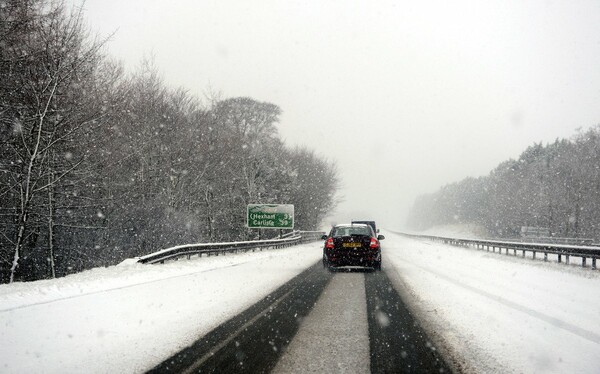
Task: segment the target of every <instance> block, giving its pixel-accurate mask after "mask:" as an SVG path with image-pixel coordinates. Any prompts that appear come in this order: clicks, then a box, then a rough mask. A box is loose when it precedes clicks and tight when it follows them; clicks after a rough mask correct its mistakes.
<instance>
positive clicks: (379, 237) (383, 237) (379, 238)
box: [377, 235, 385, 240]
mask: <svg viewBox="0 0 600 374" xmlns="http://www.w3.org/2000/svg"><path fill="white" fill-rule="evenodd" d="M383 239H385V236H383V235H377V240H383Z"/></svg>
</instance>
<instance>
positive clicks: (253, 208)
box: [247, 204, 294, 229]
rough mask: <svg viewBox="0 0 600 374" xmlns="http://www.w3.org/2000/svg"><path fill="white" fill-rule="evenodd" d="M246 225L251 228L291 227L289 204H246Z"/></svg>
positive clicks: (292, 208)
mask: <svg viewBox="0 0 600 374" xmlns="http://www.w3.org/2000/svg"><path fill="white" fill-rule="evenodd" d="M247 226H248V227H249V228H252V229H293V228H294V206H293V205H291V204H285V205H281V204H248V215H247Z"/></svg>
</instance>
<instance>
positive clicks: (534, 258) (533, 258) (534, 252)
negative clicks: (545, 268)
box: [532, 251, 535, 260]
mask: <svg viewBox="0 0 600 374" xmlns="http://www.w3.org/2000/svg"><path fill="white" fill-rule="evenodd" d="M532 252H533V259H534V260H535V251H532Z"/></svg>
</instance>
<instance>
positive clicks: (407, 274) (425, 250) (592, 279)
mask: <svg viewBox="0 0 600 374" xmlns="http://www.w3.org/2000/svg"><path fill="white" fill-rule="evenodd" d="M386 237H387V238H386V241H385V242H384V243H383V244H384V247H383V255H384V261H385V265H384V268H385V269H386V271H388V272H389V273H390V275H391V276H392V279H393V280H394V281H395V282H396V283H397V284H399V285H402V287H404V288H405V289H408V290H409V292H408V295H409V299H410V300H411V302H412V306H413V307H414V308H415V310H417V311H418V312H419V313H420V314H422V315H423V316H424V318H425V320H426V324H427V325H428V326H429V327H430V329H431V330H432V331H434V332H435V335H436V336H437V337H438V338H439V339H441V341H443V342H445V344H444V345H445V346H446V347H448V348H449V349H450V350H451V351H452V352H454V356H455V357H459V358H460V359H462V360H464V361H465V364H466V365H465V367H467V368H470V369H473V370H474V371H476V372H486V373H488V372H495V373H597V372H598V368H599V367H600V366H599V365H598V360H597V357H600V323H599V321H600V272H599V271H597V270H596V271H594V270H590V269H589V268H588V269H582V268H580V267H577V266H566V265H564V264H556V263H545V262H543V261H540V260H537V261H536V260H531V259H522V258H515V257H512V256H506V255H504V254H502V255H500V254H498V253H492V252H487V251H478V250H476V249H472V248H471V249H467V248H462V247H453V246H448V245H444V244H439V243H433V242H429V241H424V240H414V239H408V238H405V237H401V236H399V235H395V234H392V233H386Z"/></svg>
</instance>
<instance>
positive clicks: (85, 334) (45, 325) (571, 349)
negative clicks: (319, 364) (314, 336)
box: [0, 232, 600, 373]
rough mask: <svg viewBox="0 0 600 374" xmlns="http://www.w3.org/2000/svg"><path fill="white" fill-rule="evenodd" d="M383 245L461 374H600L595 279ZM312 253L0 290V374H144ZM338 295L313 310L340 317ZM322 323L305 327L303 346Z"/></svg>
mask: <svg viewBox="0 0 600 374" xmlns="http://www.w3.org/2000/svg"><path fill="white" fill-rule="evenodd" d="M384 234H385V235H386V240H385V241H384V242H383V256H384V257H383V258H384V264H383V270H384V271H385V272H386V274H387V275H388V276H389V277H390V278H391V280H392V281H393V283H394V285H395V288H396V289H398V290H399V291H400V293H401V294H403V295H404V296H406V301H408V302H409V304H410V305H411V306H412V307H413V308H414V310H415V311H418V313H419V317H420V319H421V320H424V321H425V324H426V326H427V327H429V329H430V331H429V332H430V333H433V337H434V340H435V343H440V342H442V343H443V346H445V347H446V349H447V350H449V351H450V352H451V353H452V354H453V357H455V358H457V361H458V362H459V363H461V365H462V367H463V368H466V369H467V370H469V369H472V370H473V371H475V372H486V373H487V372H496V373H511V372H512V373H519V372H527V373H530V372H531V373H536V372H537V373H553V372H554V373H567V372H569V373H571V372H578V373H596V372H598V368H599V367H600V365H599V364H598V361H597V357H600V323H598V321H600V272H599V271H592V270H590V269H582V268H581V267H578V266H565V265H558V264H552V263H544V262H542V261H532V260H528V259H521V258H514V257H510V256H506V255H499V254H498V253H490V252H484V251H477V250H475V249H465V248H460V247H450V246H446V245H443V244H439V243H432V242H428V241H419V240H414V239H407V238H405V237H402V236H399V235H396V234H393V233H389V232H385V233H384ZM321 246H322V243H320V242H316V243H311V244H306V245H302V246H297V247H292V248H287V249H280V250H271V251H265V252H257V253H246V254H238V255H227V256H219V257H209V258H207V257H204V258H201V259H197V258H196V259H192V260H188V261H178V262H172V263H168V264H165V265H154V266H152V265H140V264H134V265H125V266H113V267H109V268H106V269H105V268H99V269H93V270H90V271H86V272H83V273H80V274H75V275H72V276H68V277H65V278H61V279H56V280H47V281H39V282H31V283H16V284H12V285H0V347H1V349H0V372H7V373H31V372H49V373H51V372H61V373H62V372H97V373H104V372H128V373H129V372H143V371H145V370H147V369H150V368H152V367H154V366H155V365H156V364H158V363H160V362H162V361H163V360H165V359H166V358H168V357H170V356H171V355H172V354H174V353H176V352H178V351H179V350H181V349H182V348H184V347H185V346H187V345H189V344H191V343H192V342H193V341H195V340H196V339H197V338H198V337H199V336H202V335H204V334H206V333H207V332H209V331H210V330H212V329H213V328H214V327H216V326H218V325H219V324H221V323H222V322H224V321H226V320H228V319H229V318H231V317H233V316H235V315H236V314H238V313H239V312H241V311H242V310H244V309H246V308H247V307H249V306H250V305H252V304H254V303H255V302H257V301H258V300H260V299H262V298H263V297H265V296H266V295H268V294H270V293H271V292H272V291H273V290H275V289H276V288H278V287H279V286H280V285H282V284H284V283H285V282H287V281H288V280H290V279H291V278H293V277H294V276H296V275H297V274H299V273H301V272H302V271H304V270H305V269H307V268H308V267H310V266H311V265H313V264H314V263H315V262H317V261H319V260H320V258H321ZM366 275H368V274H366ZM356 276H362V275H361V274H350V277H348V274H344V273H339V274H337V273H336V274H333V278H332V285H337V286H340V285H339V284H338V283H339V282H337V281H341V280H343V279H345V278H352V277H354V278H356ZM338 278H339V279H338ZM371 278H373V277H371ZM369 279H370V278H369ZM373 279H375V278H373ZM334 280H335V281H336V282H333V281H334ZM357 291H360V289H358V290H357ZM358 294H360V295H363V294H362V293H360V292H359V293H357V295H358ZM348 295H349V294H348ZM348 295H346V296H348ZM333 296H335V295H332V296H331V298H332V300H328V299H327V298H328V294H327V292H325V293H323V294H322V295H321V301H322V302H323V305H321V309H322V307H324V306H325V309H327V307H326V306H327V305H328V303H329V304H331V303H330V302H333V304H335V305H338V306H337V307H336V308H338V309H339V308H340V307H339V303H337V304H336V303H335V298H334V297H333ZM356 297H358V298H363V297H364V296H356ZM368 297H369V295H367V299H368ZM355 301H356V302H357V303H356V305H355V304H354V302H355ZM362 303H363V301H359V300H353V304H352V305H354V306H353V308H354V309H356V310H363V309H362V308H363V306H361V305H363V304H362ZM333 304H332V305H333ZM321 309H318V308H317V307H315V309H314V310H313V311H314V312H315V314H314V315H315V316H319V315H321V316H323V315H328V314H329V313H330V312H328V311H326V310H325V311H323V310H321ZM363 314H364V313H363ZM320 318H322V317H318V318H317V319H320ZM361 318H362V319H364V316H363V317H361ZM319 322H320V321H318V320H317V321H315V320H314V318H313V319H312V322H311V319H310V318H307V319H306V322H305V323H304V324H303V325H302V326H301V327H300V330H299V332H298V335H297V337H298V339H300V338H301V337H302V336H305V338H304V339H307V338H306V336H307V335H306V334H307V332H308V336H309V337H308V340H310V326H313V327H314V326H317V325H318V323H319ZM311 323H313V325H311ZM361 323H363V325H362V326H363V330H364V321H362V322H361ZM304 328H307V329H308V330H304V332H303V329H304ZM303 334H304V335H303ZM326 335H327V334H324V335H323V336H326ZM298 342H301V340H298V341H295V340H293V341H292V343H291V345H290V347H292V348H293V347H294V346H296V347H298V346H300V347H302V344H300V343H298ZM363 343H364V342H363ZM363 345H364V344H363ZM436 345H437V344H436ZM307 348H308V346H307ZM310 349H313V351H314V350H315V347H311V348H310ZM364 353H365V352H364V350H363V355H364ZM400 353H401V352H399V354H400ZM302 354H303V353H302V352H300V355H302ZM299 357H301V356H299ZM283 371H285V369H284V370H283Z"/></svg>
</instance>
